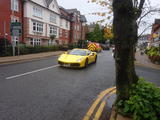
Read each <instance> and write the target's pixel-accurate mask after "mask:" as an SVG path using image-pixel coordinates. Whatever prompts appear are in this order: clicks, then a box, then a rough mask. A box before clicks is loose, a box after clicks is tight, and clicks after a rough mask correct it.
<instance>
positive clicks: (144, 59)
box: [135, 51, 160, 70]
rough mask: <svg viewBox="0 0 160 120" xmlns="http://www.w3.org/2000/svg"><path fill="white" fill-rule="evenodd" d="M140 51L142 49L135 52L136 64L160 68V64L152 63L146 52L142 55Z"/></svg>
mask: <svg viewBox="0 0 160 120" xmlns="http://www.w3.org/2000/svg"><path fill="white" fill-rule="evenodd" d="M140 52H141V51H137V52H136V54H135V57H136V61H135V64H136V65H140V66H144V67H149V68H153V69H159V70H160V65H157V64H154V63H152V62H151V61H150V59H149V58H148V56H147V55H146V54H143V55H141V54H140Z"/></svg>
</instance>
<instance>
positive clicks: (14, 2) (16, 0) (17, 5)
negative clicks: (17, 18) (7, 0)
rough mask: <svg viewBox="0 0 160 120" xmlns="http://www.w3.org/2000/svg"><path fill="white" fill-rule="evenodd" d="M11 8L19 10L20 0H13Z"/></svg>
mask: <svg viewBox="0 0 160 120" xmlns="http://www.w3.org/2000/svg"><path fill="white" fill-rule="evenodd" d="M11 10H14V11H17V12H18V11H19V3H18V0H11Z"/></svg>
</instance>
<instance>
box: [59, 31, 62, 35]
mask: <svg viewBox="0 0 160 120" xmlns="http://www.w3.org/2000/svg"><path fill="white" fill-rule="evenodd" d="M59 37H62V29H60V30H59Z"/></svg>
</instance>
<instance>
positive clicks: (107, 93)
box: [83, 87, 116, 120]
mask: <svg viewBox="0 0 160 120" xmlns="http://www.w3.org/2000/svg"><path fill="white" fill-rule="evenodd" d="M115 92H116V87H112V88H108V89H106V90H105V91H103V92H101V93H100V94H99V96H98V98H97V99H96V100H95V101H94V103H93V104H92V106H91V107H90V109H89V110H88V112H87V113H86V115H85V117H84V118H83V120H90V117H91V115H92V114H93V112H94V111H95V109H96V107H97V105H98V104H99V103H100V102H101V101H102V99H103V98H104V97H105V96H106V98H107V99H108V98H109V97H110V96H112V94H114V93H115ZM105 105H106V101H105V100H104V101H102V103H101V105H100V107H99V108H98V110H97V112H96V114H95V116H94V119H93V120H99V118H100V116H101V114H102V112H103V109H104V107H105Z"/></svg>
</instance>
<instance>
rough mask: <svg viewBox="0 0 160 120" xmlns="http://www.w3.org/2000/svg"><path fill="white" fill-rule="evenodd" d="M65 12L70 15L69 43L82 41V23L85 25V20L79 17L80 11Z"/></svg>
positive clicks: (69, 10) (70, 10)
mask: <svg viewBox="0 0 160 120" xmlns="http://www.w3.org/2000/svg"><path fill="white" fill-rule="evenodd" d="M67 11H68V13H70V19H71V30H70V34H71V39H70V43H76V44H77V43H78V41H79V40H82V37H83V36H84V33H83V31H84V30H83V27H82V23H85V22H86V19H84V18H85V16H81V14H80V11H78V10H77V9H67ZM83 25H84V24H83ZM82 33H83V35H82Z"/></svg>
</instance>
